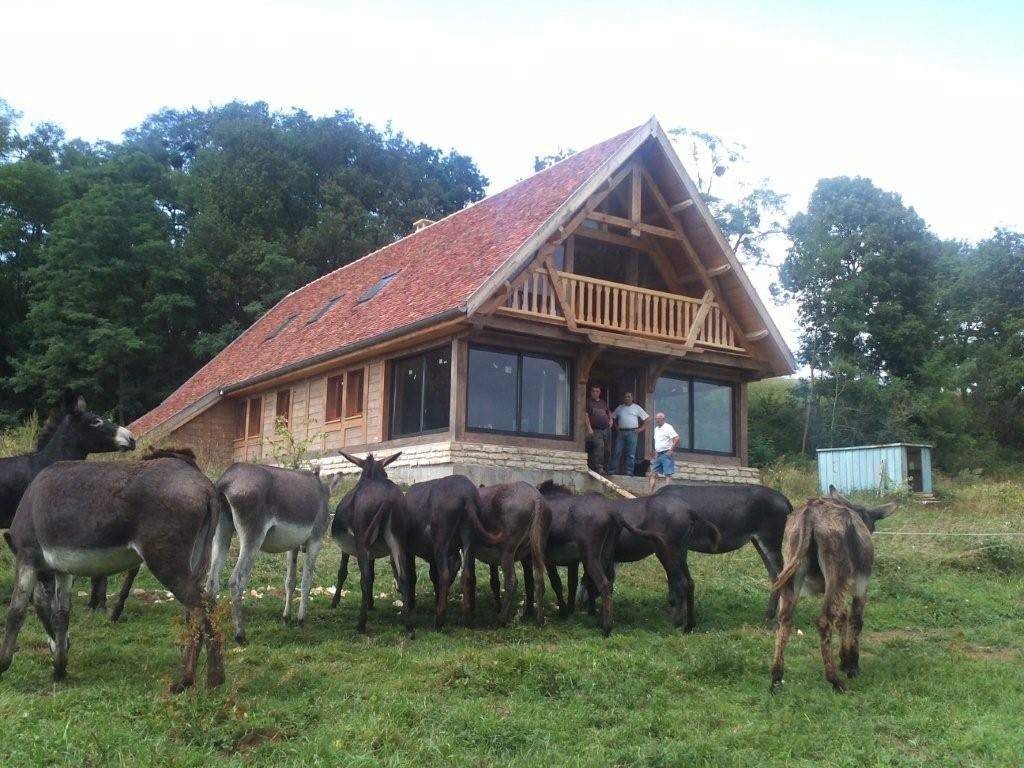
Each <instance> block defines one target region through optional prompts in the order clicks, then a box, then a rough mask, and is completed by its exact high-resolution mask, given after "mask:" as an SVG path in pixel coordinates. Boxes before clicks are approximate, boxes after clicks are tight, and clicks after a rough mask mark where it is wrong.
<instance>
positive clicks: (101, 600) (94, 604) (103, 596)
mask: <svg viewBox="0 0 1024 768" xmlns="http://www.w3.org/2000/svg"><path fill="white" fill-rule="evenodd" d="M106 609H107V577H106V576H93V578H92V580H91V581H90V587H89V610H91V611H105V610H106Z"/></svg>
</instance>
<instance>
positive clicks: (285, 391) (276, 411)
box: [274, 387, 292, 429]
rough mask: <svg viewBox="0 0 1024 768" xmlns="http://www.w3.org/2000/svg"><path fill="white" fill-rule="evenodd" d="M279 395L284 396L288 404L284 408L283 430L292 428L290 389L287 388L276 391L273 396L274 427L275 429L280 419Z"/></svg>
mask: <svg viewBox="0 0 1024 768" xmlns="http://www.w3.org/2000/svg"><path fill="white" fill-rule="evenodd" d="M281 395H284V396H285V397H286V398H287V399H288V404H287V405H286V406H285V413H284V415H283V417H284V427H285V429H291V428H292V389H291V387H287V388H285V389H279V390H277V393H276V394H275V396H274V427H275V429H276V427H277V424H278V419H280V418H282V414H281Z"/></svg>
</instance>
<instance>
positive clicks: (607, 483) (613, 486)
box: [587, 469, 636, 499]
mask: <svg viewBox="0 0 1024 768" xmlns="http://www.w3.org/2000/svg"><path fill="white" fill-rule="evenodd" d="M587 474H588V475H590V476H591V477H592V478H594V479H595V480H597V482H599V483H600V484H601V485H603V486H604V487H605V488H607V489H608V490H610V491H615V493H617V494H619V496H621V497H622V498H624V499H635V498H636V496H635V495H633V494H632V493H631V492H629V491H627V490H626V489H625V488H623V487H622V486H621V485H619V484H618V483H615V482H612V481H611V480H609V479H608V478H607V477H604V476H602V475H599V474H598V473H597V472H595V471H594V470H592V469H588V470H587Z"/></svg>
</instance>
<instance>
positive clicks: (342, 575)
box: [331, 552, 349, 608]
mask: <svg viewBox="0 0 1024 768" xmlns="http://www.w3.org/2000/svg"><path fill="white" fill-rule="evenodd" d="M348 557H349V555H348V552H342V553H341V564H340V565H339V566H338V581H337V582H336V583H335V585H334V597H332V598H331V608H337V607H338V603H339V602H340V601H341V587H342V585H343V584H344V583H345V579H347V578H348Z"/></svg>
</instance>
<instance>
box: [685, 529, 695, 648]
mask: <svg viewBox="0 0 1024 768" xmlns="http://www.w3.org/2000/svg"><path fill="white" fill-rule="evenodd" d="M682 566H683V577H684V578H685V579H686V584H685V586H684V589H685V590H686V631H687V632H692V631H693V628H694V627H696V626H697V617H696V612H697V608H696V605H695V601H694V599H693V576H691V575H690V566H689V564H687V562H686V550H685V549H684V550H683V557H682Z"/></svg>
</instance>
